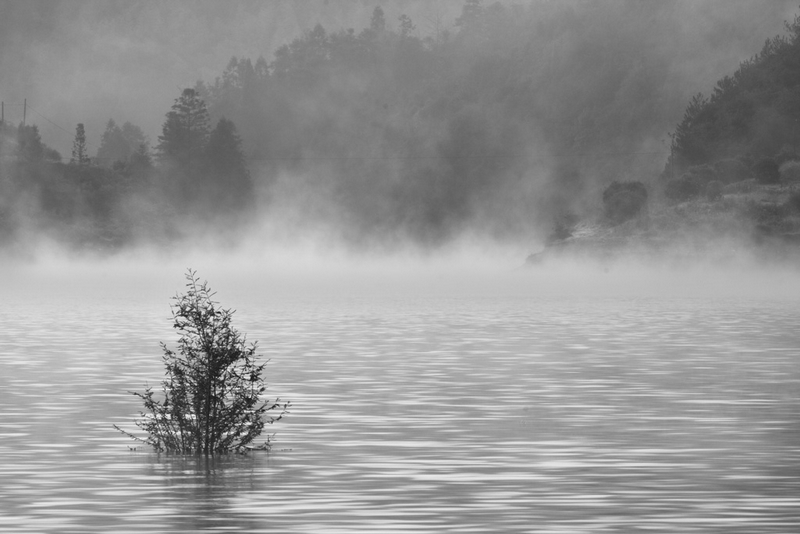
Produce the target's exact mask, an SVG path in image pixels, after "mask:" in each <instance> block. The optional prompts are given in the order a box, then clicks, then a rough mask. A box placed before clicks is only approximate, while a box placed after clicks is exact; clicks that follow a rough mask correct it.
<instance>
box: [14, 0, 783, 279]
mask: <svg viewBox="0 0 800 534" xmlns="http://www.w3.org/2000/svg"><path fill="white" fill-rule="evenodd" d="M502 4H503V5H504V6H505V7H506V9H509V10H511V9H515V8H514V5H515V3H511V2H502ZM795 4H796V3H795V2H794V0H787V1H771V2H763V1H756V0H709V1H704V2H696V1H689V0H686V1H677V0H676V1H669V2H658V3H655V2H648V3H641V2H631V1H621V0H620V1H609V2H587V1H577V0H576V1H558V2H555V1H553V2H548V1H534V2H520V3H519V5H520V6H522V8H521V9H522V11H519V13H524V14H525V15H524V16H520V17H519V20H520V23H519V25H518V26H517V27H514V28H510V29H509V32H508V35H507V36H506V39H505V41H504V40H503V39H499V38H496V37H492V39H494V40H491V39H490V41H491V42H489V43H488V44H485V46H486V47H494V48H493V49H492V51H490V52H491V53H488V52H486V50H483V49H482V47H483V46H484V44H481V43H482V41H480V40H479V39H477V38H476V40H473V41H469V40H467V41H464V43H465V45H464V50H462V51H460V52H458V53H456V52H453V51H452V50H450V49H447V48H446V47H445V45H444V44H442V45H441V47H440V48H441V50H450V51H449V52H447V53H448V54H450V55H449V56H444V57H448V58H451V59H452V58H455V60H454V62H452V64H448V65H439V66H438V67H437V68H439V69H440V70H441V71H443V72H447V73H449V74H447V76H446V77H444V78H443V79H444V80H445V81H446V82H447V83H456V84H460V85H458V86H455V85H454V86H452V87H450V86H447V85H443V86H437V85H436V83H435V82H431V81H430V80H431V79H432V78H431V75H430V74H420V75H419V76H420V80H422V81H423V82H424V83H422V82H421V83H420V84H419V86H417V85H413V86H409V87H407V88H406V87H395V86H396V85H397V84H396V81H397V76H396V74H395V73H392V74H391V75H390V74H386V73H381V74H377V75H376V74H375V72H378V71H370V72H371V74H370V76H369V77H368V76H366V75H364V76H354V75H352V72H350V71H347V72H341V73H339V72H334V73H330V74H328V75H327V78H325V80H326V82H325V83H322V84H320V85H313V84H311V85H308V86H307V90H305V89H304V92H302V94H300V93H299V92H297V91H294V92H293V91H291V90H290V89H292V88H293V87H294V86H288V87H289V89H286V88H285V87H284V88H283V89H280V88H272V89H270V91H271V92H268V94H270V95H277V96H274V97H273V96H269V97H264V98H262V99H261V100H260V101H259V102H260V104H259V107H258V108H257V109H256V108H252V107H246V106H240V107H238V108H237V107H231V106H232V105H231V104H230V103H229V102H227V101H225V99H224V98H217V99H216V100H213V99H209V106H210V113H211V117H212V118H213V119H214V120H216V119H218V118H219V117H221V116H223V115H224V116H227V117H229V118H232V119H233V120H234V122H235V123H236V125H237V127H238V129H239V133H240V134H241V137H242V142H243V146H244V149H245V155H246V156H247V159H248V167H249V169H250V173H251V176H252V178H253V181H254V183H255V189H254V193H253V195H252V196H253V198H254V199H255V207H254V208H253V210H252V211H249V212H246V213H244V214H241V213H239V214H237V217H232V218H223V219H215V218H209V217H206V214H205V211H203V210H205V208H202V209H200V210H199V211H198V212H197V213H193V214H192V215H191V216H190V217H182V216H180V215H173V214H172V213H167V214H165V212H168V211H169V210H166V209H163V206H161V205H158V204H154V203H153V201H152V198H151V197H148V196H147V195H138V196H137V195H132V196H130V198H126V199H125V201H124V202H121V203H120V204H119V205H116V206H115V207H114V208H113V210H114V211H115V214H116V215H117V217H116V218H113V217H112V219H113V220H114V224H116V225H128V226H130V227H131V228H132V230H131V231H130V234H131V235H132V236H133V237H130V238H128V237H126V238H125V239H130V244H127V245H124V246H122V247H118V248H117V249H115V250H116V251H118V250H119V248H122V249H126V250H127V252H126V254H129V255H130V256H128V257H137V255H140V256H141V257H143V258H149V257H150V255H152V254H158V255H160V256H163V257H166V258H168V261H174V260H176V259H177V260H176V261H177V263H180V264H188V263H191V262H189V261H185V259H184V258H188V257H191V255H192V254H201V253H202V252H199V251H205V252H211V253H212V254H211V255H212V256H224V255H226V254H232V255H236V257H241V258H248V257H250V256H253V257H256V258H259V260H258V261H262V258H266V257H271V258H273V259H272V260H271V261H276V260H274V258H275V257H284V256H287V257H293V258H294V259H293V260H292V261H290V262H289V263H290V264H291V265H292V267H291V268H290V269H289V270H291V271H293V272H296V271H297V269H298V266H299V268H300V271H301V272H302V269H303V267H302V266H303V265H309V266H313V269H315V270H316V269H318V268H319V266H320V264H322V263H324V264H325V265H326V267H325V269H326V270H333V271H335V270H337V269H338V270H340V271H342V272H353V269H354V265H355V264H359V265H360V264H363V265H380V269H379V270H383V271H385V270H387V269H390V266H391V265H402V261H401V258H411V259H412V260H409V261H414V262H421V263H422V264H425V265H428V266H430V265H433V263H432V262H435V261H437V260H436V259H435V257H436V256H440V257H442V258H446V259H445V260H442V262H444V263H440V264H438V265H446V264H448V262H452V263H453V264H463V263H465V262H468V261H474V260H468V259H467V258H473V257H475V256H477V257H481V258H491V259H489V260H485V261H484V263H485V264H488V265H492V266H493V268H494V267H497V268H499V269H500V270H501V271H502V270H504V269H513V268H515V267H516V266H518V265H519V264H521V263H522V261H523V260H524V258H525V257H526V256H527V254H528V253H530V252H533V251H535V250H538V249H540V248H541V247H542V246H543V245H544V242H545V239H546V237H547V235H548V234H549V233H550V232H551V231H552V225H553V221H554V220H556V219H558V218H559V217H564V216H570V217H578V218H584V217H591V216H593V215H596V214H597V211H598V207H597V204H598V202H597V199H598V195H599V192H600V191H601V190H602V188H603V187H604V186H605V185H607V184H608V183H609V182H610V181H612V180H641V181H643V182H645V183H651V182H654V181H655V180H656V176H657V175H658V174H659V173H660V172H661V171H662V170H663V169H664V164H665V161H666V158H667V156H668V154H669V137H668V134H669V132H671V131H673V130H674V128H675V124H676V123H677V122H678V121H679V120H680V118H681V117H682V115H683V112H684V109H685V107H686V105H687V102H688V101H689V99H690V97H691V96H692V95H693V94H695V93H697V92H698V91H706V92H707V91H709V90H710V88H711V87H712V86H713V84H714V83H715V82H716V81H717V80H718V79H719V78H721V77H722V76H724V75H726V74H729V73H731V72H732V71H734V70H735V69H736V67H737V66H738V65H739V64H740V63H741V62H742V61H743V60H745V59H747V58H749V57H751V56H753V55H754V54H755V53H757V52H758V50H759V49H760V48H761V45H762V44H763V41H764V39H766V38H768V37H770V36H773V35H775V34H778V33H780V32H782V31H783V22H784V20H791V19H792V18H793V16H794V14H795V13H796V8H797V6H796V5H795ZM378 5H381V6H382V7H383V9H384V11H385V19H386V25H387V28H389V29H390V30H391V31H398V30H397V25H398V22H397V21H398V17H399V16H400V15H401V14H406V15H408V16H409V17H410V18H411V20H413V21H414V25H415V26H414V29H413V31H412V35H413V36H414V37H417V38H419V39H420V40H424V39H425V38H428V39H429V40H430V41H429V42H432V43H446V39H445V38H444V37H442V35H445V34H447V33H448V32H449V34H450V35H454V34H457V33H458V32H459V31H460V26H458V25H457V19H458V17H459V16H461V15H462V8H463V6H464V2H462V1H461V0H453V1H447V2H441V1H439V2H426V1H413V0H406V1H393V2H384V3H381V2H376V1H372V0H369V1H367V0H363V1H359V2H350V1H344V0H341V1H340V0H324V1H323V0H275V1H270V2H259V1H235V2H216V1H196V2H188V1H187V2H183V1H174V2H172V1H171V2H158V1H92V0H87V1H81V2H69V1H47V0H42V1H25V2H22V1H9V0H6V1H2V2H0V73H2V75H0V99H2V100H3V101H4V103H5V118H6V121H7V122H8V123H11V124H17V123H19V122H20V121H21V120H22V105H23V101H24V100H25V99H27V102H28V116H27V123H28V124H34V123H35V124H36V125H37V126H38V127H39V131H40V132H41V135H42V140H43V141H44V142H45V143H46V144H47V145H49V146H51V147H53V148H55V149H56V150H58V151H59V152H60V153H61V154H62V155H63V156H65V157H66V159H68V158H69V154H70V151H71V149H72V143H73V139H74V132H75V125H76V124H77V123H84V124H85V126H86V132H87V142H88V148H89V153H90V154H92V155H93V154H94V153H95V152H96V151H97V148H98V146H99V145H100V135H101V134H102V133H103V130H104V128H105V125H106V122H107V121H108V119H109V118H113V119H114V120H115V121H116V122H117V123H118V124H122V123H123V122H126V121H130V122H132V123H134V124H136V125H138V126H140V127H141V128H142V130H143V131H144V133H145V134H146V135H147V137H148V138H149V141H150V146H151V147H154V146H155V145H156V144H157V140H158V136H159V135H160V134H161V127H162V124H163V123H164V116H165V113H166V112H167V111H168V110H169V109H170V106H171V105H172V104H173V102H174V101H175V99H176V97H177V96H178V95H179V94H180V91H181V90H182V89H183V88H186V87H193V86H195V84H196V82H198V81H203V82H205V83H206V84H207V86H211V85H212V84H213V83H214V81H215V79H217V78H219V77H220V76H222V75H223V71H224V70H225V68H226V65H228V62H229V60H230V58H231V57H232V56H235V57H237V58H249V59H252V61H253V62H255V61H256V59H257V58H259V57H260V56H263V57H264V58H265V59H266V61H267V62H268V63H269V62H272V61H273V60H275V58H276V56H275V52H276V50H278V49H279V48H280V47H281V46H282V45H285V44H291V43H292V41H293V40H294V39H297V38H301V37H303V36H304V35H309V34H308V32H310V31H312V30H313V29H314V28H315V26H316V25H317V24H321V25H322V26H323V27H324V28H325V30H326V31H327V32H328V34H329V35H331V34H334V33H335V32H339V31H341V30H346V29H348V28H354V29H355V34H358V32H360V31H361V30H362V29H363V28H367V27H369V24H370V17H371V16H372V14H373V10H374V8H375V7H376V6H378ZM483 5H484V6H485V7H486V6H489V5H490V3H489V2H484V3H483ZM304 32H305V33H304ZM431 46H434V45H431ZM437 46H438V45H437ZM470 47H475V48H474V49H471V48H470ZM485 52H486V54H485V57H484V56H482V54H484V53H485ZM443 53H444V52H443ZM473 56H474V57H477V58H479V59H478V60H475V61H474V62H473V61H472V58H473ZM410 57H415V56H410ZM481 58H483V59H481ZM508 58H511V59H508ZM484 59H485V61H483V60H484ZM456 60H457V61H456ZM398 61H399V60H398ZM482 61H483V62H482ZM459 62H461V63H459ZM398 64H401V65H402V63H398ZM498 65H499V66H498ZM406 67H407V68H408V72H409V73H412V74H409V75H408V79H409V80H411V81H415V80H416V78H414V76H417V75H416V74H413V73H414V72H416V71H415V69H416V68H417V67H420V65H406ZM420 68H421V67H420ZM386 69H387V70H388V69H389V67H388V66H387V67H386ZM520 69H522V70H524V72H525V74H526V76H528V78H529V80H527V81H525V82H524V84H523V85H524V88H522V89H521V88H520V87H522V85H520V83H521V82H520V80H518V79H516V78H515V76H516V74H515V73H518V71H519V70H520ZM503 79H508V80H511V81H509V82H508V83H506V85H503V84H502V83H500V82H499V81H498V80H503ZM442 83H443V84H444V82H442ZM514 91H517V93H514ZM376 95H378V96H379V97H378V98H376ZM443 95H444V96H443ZM366 97H369V98H375V101H369V102H364V98H366ZM226 102H227V103H226ZM226 106H228V107H226ZM254 116H258V117H263V118H266V119H269V120H266V119H264V120H261V122H258V120H256V119H255V118H253V117H254ZM281 119H287V120H286V121H281ZM0 192H2V191H0ZM19 198H28V197H22V196H21V197H19ZM153 206H156V207H153ZM0 207H2V205H0ZM43 209H44V208H42V207H41V206H39V205H38V204H36V203H35V202H34V203H32V204H31V205H30V206H29V205H28V204H23V203H19V202H17V204H16V206H15V207H14V208H11V207H8V208H7V211H8V212H9V213H11V212H13V217H15V218H17V219H19V221H22V222H20V223H19V226H18V228H17V229H16V230H15V232H16V233H15V234H14V237H13V241H14V246H13V247H10V249H13V250H14V251H15V253H19V254H20V255H21V256H22V257H36V256H40V257H54V256H59V254H60V253H52V254H51V252H49V251H50V250H58V249H60V248H67V249H68V248H70V247H71V246H72V245H70V244H69V241H70V240H69V239H65V238H64V237H63V236H64V235H65V233H58V232H56V233H52V232H51V233H50V234H49V235H45V234H46V233H45V232H42V231H41V229H40V227H39V226H38V225H37V224H36V223H35V222H31V221H34V220H35V218H36V217H37V215H36V214H37V213H39V212H40V211H41V210H43ZM37 210H38V211H37ZM176 210H177V211H179V209H178V208H176ZM163 220H167V221H168V224H167V223H165V224H163V225H157V224H155V222H154V221H163ZM119 221H121V222H119ZM98 224H100V225H102V224H105V223H98ZM109 224H110V223H109ZM156 226H158V228H156V229H154V228H155V227H156ZM162 226H163V228H162ZM76 227H77V226H76ZM164 228H166V229H164ZM80 231H83V230H81V229H80V228H79V229H78V230H76V231H75V232H76V233H77V232H80ZM64 232H66V231H64ZM93 235H94V234H93ZM126 235H127V234H126ZM54 236H55V237H54ZM81 239H82V238H81ZM73 241H76V242H77V241H80V239H75V240H73ZM65 242H67V244H65ZM77 248H78V249H80V250H82V251H83V252H85V251H86V249H87V248H88V249H89V250H90V251H91V250H93V248H92V247H84V246H81V247H77ZM83 252H81V253H79V254H78V255H77V256H80V255H81V254H82V253H83ZM65 254H66V256H59V257H77V256H70V253H65ZM384 254H386V255H387V256H386V257H387V258H389V261H388V262H387V263H386V264H382V263H381V262H382V261H383V260H382V259H381V258H382V257H383V255H384ZM745 256H746V255H745ZM298 258H299V259H298ZM287 261H288V260H287ZM745 261H746V260H745ZM353 262H354V263H353ZM279 264H280V262H279V261H278V262H277V263H275V265H279ZM309 268H310V269H311V268H312V267H309ZM437 269H438V267H437ZM209 276H211V274H209Z"/></svg>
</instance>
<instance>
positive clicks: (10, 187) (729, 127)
mask: <svg viewBox="0 0 800 534" xmlns="http://www.w3.org/2000/svg"><path fill="white" fill-rule="evenodd" d="M599 4H600V3H586V4H581V5H580V9H577V8H575V7H574V6H571V7H566V8H565V7H563V6H561V5H559V4H558V3H556V2H553V3H545V4H536V8H535V9H534V8H533V7H532V6H520V5H506V4H501V3H493V4H489V5H485V4H484V3H482V2H481V1H480V0H466V2H465V3H464V5H463V8H462V11H461V15H460V16H459V17H458V18H457V19H456V20H455V23H454V25H453V26H452V27H444V26H443V25H442V26H441V27H439V26H437V28H436V31H435V32H432V33H431V34H430V35H425V36H421V35H420V32H419V31H418V30H417V26H416V23H415V21H413V20H412V19H411V18H410V17H408V16H406V15H401V16H400V17H399V18H398V19H397V20H387V19H386V17H385V14H384V11H383V10H382V9H381V8H380V7H377V8H375V9H374V11H373V12H372V16H371V19H370V20H369V21H368V24H367V26H366V27H365V28H363V29H361V30H358V31H357V30H355V29H335V30H329V29H326V28H324V27H323V26H321V25H319V24H318V25H316V26H314V27H313V28H312V29H310V30H309V31H307V32H305V33H304V34H303V35H300V36H298V37H297V38H295V39H294V40H292V41H291V42H289V43H288V44H286V45H284V46H282V47H280V48H278V49H277V50H276V51H274V53H272V54H271V56H269V57H270V59H265V57H264V56H260V57H257V58H246V57H233V58H232V59H231V60H230V62H229V63H228V65H227V67H226V68H225V69H224V71H223V72H222V73H221V75H220V76H219V77H217V78H216V79H214V80H201V81H198V82H197V84H196V85H195V86H194V87H192V88H187V89H184V90H182V91H181V92H180V94H179V95H177V98H176V99H175V102H174V104H173V106H172V108H171V109H170V110H168V111H167V112H166V114H165V118H164V121H163V126H162V131H161V135H159V136H158V139H157V140H149V139H148V138H147V136H146V135H145V134H144V133H143V132H142V130H141V129H140V128H139V127H138V126H136V125H134V124H131V123H130V122H126V123H125V124H123V125H121V126H120V125H118V124H117V123H116V122H115V121H114V120H113V118H112V119H110V120H109V121H108V123H107V126H106V130H105V132H103V134H102V138H101V142H100V146H99V148H98V150H97V151H96V153H95V154H89V153H88V150H87V148H86V146H87V145H86V135H87V132H85V130H84V127H83V124H78V125H77V127H76V130H75V140H74V143H73V151H72V154H71V157H69V158H66V157H62V156H61V155H60V154H58V153H57V152H55V151H54V150H52V149H50V148H48V147H47V146H46V145H45V144H44V143H43V142H42V140H41V137H40V135H39V132H38V129H37V127H36V126H35V125H25V124H20V125H18V126H16V127H14V126H12V125H9V124H2V125H0V127H2V132H1V134H0V173H1V174H0V241H2V242H4V243H6V244H7V245H9V246H11V245H18V244H19V243H24V242H25V241H26V240H27V239H29V238H30V237H31V236H33V235H38V234H40V233H44V234H46V235H49V236H51V237H52V238H53V239H55V240H57V241H59V242H65V243H68V244H70V245H74V246H79V247H89V248H103V249H105V248H112V249H113V248H117V247H120V246H124V245H126V244H130V243H137V242H156V243H169V242H172V240H174V239H178V238H181V237H186V236H191V235H206V232H208V231H211V230H213V231H215V235H222V236H223V239H235V236H236V235H237V234H240V233H243V231H244V230H248V231H251V230H253V229H254V228H259V229H263V228H265V227H269V226H270V225H273V226H279V227H280V228H281V229H282V230H283V231H289V230H287V229H290V230H291V232H303V231H317V232H318V233H319V232H322V233H323V234H324V235H325V237H330V238H334V239H336V240H338V241H340V242H344V243H348V244H350V245H352V246H356V247H358V246H370V247H371V246H375V245H378V244H380V245H381V246H385V247H393V246H397V245H400V244H405V243H408V242H413V243H415V244H418V245H423V246H426V247H427V246H434V247H435V246H440V245H442V244H445V243H448V242H450V241H451V240H452V239H453V238H456V237H458V236H460V235H463V234H464V233H473V234H478V235H481V236H484V237H490V238H493V239H529V238H531V236H542V235H546V234H547V233H548V232H550V230H551V228H552V226H553V222H554V221H559V220H564V219H573V218H575V217H576V216H582V215H585V214H587V213H592V212H593V211H598V210H601V209H602V206H601V193H602V191H603V189H605V188H606V187H607V186H608V185H609V184H610V183H612V182H615V181H622V182H624V181H633V180H636V181H641V182H644V183H646V184H648V187H665V188H666V189H667V190H677V189H680V187H679V186H676V185H671V186H670V184H669V182H670V180H673V181H674V180H676V178H675V177H676V176H678V177H682V176H684V174H686V173H687V172H688V171H689V170H691V169H693V168H697V167H698V166H703V165H706V166H707V167H708V165H707V164H713V163H719V162H720V161H723V164H722V165H723V166H724V165H726V164H727V165H728V167H730V166H731V165H733V164H731V163H724V162H725V161H727V160H730V159H733V158H737V157H740V159H741V158H744V159H745V160H746V161H744V162H739V163H738V164H737V165H744V166H746V167H747V169H750V168H755V167H756V164H757V163H760V161H758V160H760V159H763V158H765V157H769V158H777V160H778V164H780V163H781V162H782V161H785V160H786V159H788V158H791V156H788V155H787V154H789V153H790V152H791V150H792V147H796V146H797V144H798V141H800V131H799V130H798V128H797V120H798V118H800V99H798V96H797V95H798V93H797V90H796V88H797V84H798V83H799V82H800V54H799V53H798V50H800V48H798V47H800V23H798V21H797V19H795V21H794V22H793V23H788V24H787V32H788V35H787V36H779V37H775V38H773V39H770V40H769V41H768V42H767V44H766V45H765V47H764V49H763V50H762V52H761V53H760V54H758V55H756V56H755V57H753V58H752V59H751V60H749V61H747V62H745V63H744V64H742V65H741V67H740V69H739V70H738V71H737V72H736V73H735V74H734V75H733V76H732V77H726V78H724V79H723V80H721V81H720V82H719V84H718V85H717V87H716V88H715V90H714V93H713V95H712V96H711V97H710V98H706V97H703V96H702V95H699V96H697V97H695V98H694V99H693V100H692V101H691V103H690V105H689V107H688V109H687V111H686V114H685V117H684V119H683V121H682V122H680V123H679V124H678V126H677V127H676V130H675V132H674V133H673V136H672V149H671V152H672V155H671V156H670V155H669V154H670V148H669V146H668V144H666V143H664V144H659V142H658V141H657V140H658V139H659V138H665V137H666V136H667V132H664V131H660V130H659V128H660V127H659V126H658V125H660V124H664V123H665V122H669V121H671V120H674V119H673V118H672V117H673V114H674V109H676V103H675V101H674V100H676V99H677V100H681V99H683V98H685V96H683V94H682V93H681V92H680V91H678V90H677V89H676V90H670V87H672V85H671V84H673V83H674V79H673V78H674V77H673V76H671V72H670V69H669V68H668V65H669V58H668V57H667V54H668V51H667V50H666V49H665V50H664V51H663V53H662V52H661V51H660V49H659V48H658V44H657V43H654V42H652V41H648V40H647V39H646V38H645V36H646V35H647V34H648V32H651V30H652V28H653V25H656V24H658V23H659V22H658V21H659V15H660V10H661V9H669V8H668V7H659V6H658V5H652V4H647V5H645V4H644V3H638V2H633V3H630V2H627V3H615V4H611V5H603V6H600V5H599ZM632 11H633V12H634V13H631V12H632ZM623 13H624V15H625V18H626V20H636V21H638V23H636V24H626V25H620V26H619V28H618V31H616V32H614V33H613V34H609V33H608V32H607V28H608V27H609V26H610V25H611V24H610V23H611V21H613V20H614V19H615V18H621V17H622V15H623ZM599 22H602V23H599ZM564 35H569V36H570V38H569V40H565V39H564V38H563V36H564ZM576 36H577V37H576ZM637 42H645V43H649V45H650V46H652V47H654V48H653V50H650V51H648V55H647V61H643V60H642V57H643V56H642V51H641V50H638V49H637V48H636V47H634V46H631V43H637ZM656 94H658V95H661V96H659V97H658V98H653V97H652V95H656ZM664 94H671V95H674V96H673V97H672V100H670V98H664V97H663V95H664ZM747 158H749V159H747ZM780 158H784V159H783V160H781V159H780ZM67 159H68V161H65V160H67ZM665 160H666V161H667V165H666V169H667V170H665V171H664V173H662V180H660V181H659V180H658V179H657V176H658V174H659V172H660V169H661V168H662V165H663V162H664V161H665ZM764 165H765V164H764V163H761V166H762V167H763V166H764ZM736 168H738V167H736ZM695 174H697V173H695ZM679 179H680V178H677V180H679ZM707 181H708V180H707ZM665 184H666V185H665ZM670 188H671V189H670ZM684 189H685V187H684ZM265 221H266V222H265ZM320 229H323V230H320ZM291 232H290V233H291Z"/></svg>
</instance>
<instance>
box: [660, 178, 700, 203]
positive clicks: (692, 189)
mask: <svg viewBox="0 0 800 534" xmlns="http://www.w3.org/2000/svg"><path fill="white" fill-rule="evenodd" d="M704 189H705V184H703V183H702V182H700V181H699V180H698V179H697V177H696V176H695V175H692V174H684V175H683V176H681V177H680V178H673V179H671V180H667V182H666V184H665V185H664V196H665V197H667V198H668V199H669V200H673V201H676V202H684V201H686V200H691V199H693V198H696V197H697V196H699V195H700V193H702V192H703V191H704Z"/></svg>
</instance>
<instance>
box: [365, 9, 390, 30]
mask: <svg viewBox="0 0 800 534" xmlns="http://www.w3.org/2000/svg"><path fill="white" fill-rule="evenodd" d="M369 29H370V30H372V31H374V32H375V33H378V34H380V33H382V32H384V31H385V30H386V16H385V14H384V13H383V8H382V7H381V6H376V7H375V9H374V10H373V11H372V18H371V19H370V21H369Z"/></svg>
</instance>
